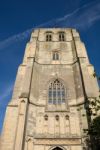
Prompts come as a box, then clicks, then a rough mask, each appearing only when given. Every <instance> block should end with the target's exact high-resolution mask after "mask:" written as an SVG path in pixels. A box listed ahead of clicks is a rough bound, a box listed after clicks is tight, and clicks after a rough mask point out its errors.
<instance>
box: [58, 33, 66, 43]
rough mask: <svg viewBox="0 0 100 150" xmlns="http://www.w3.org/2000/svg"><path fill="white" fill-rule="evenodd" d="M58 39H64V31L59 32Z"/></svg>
mask: <svg viewBox="0 0 100 150" xmlns="http://www.w3.org/2000/svg"><path fill="white" fill-rule="evenodd" d="M59 41H65V33H64V32H60V33H59Z"/></svg>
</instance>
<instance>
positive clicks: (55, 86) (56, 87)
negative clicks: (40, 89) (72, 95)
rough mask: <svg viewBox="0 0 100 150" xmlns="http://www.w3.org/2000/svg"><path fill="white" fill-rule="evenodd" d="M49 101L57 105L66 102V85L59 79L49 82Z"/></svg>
mask: <svg viewBox="0 0 100 150" xmlns="http://www.w3.org/2000/svg"><path fill="white" fill-rule="evenodd" d="M48 103H49V104H55V105H56V104H62V103H65V86H64V84H63V83H62V82H61V81H60V80H59V79H55V80H53V81H51V82H50V83H49V88H48Z"/></svg>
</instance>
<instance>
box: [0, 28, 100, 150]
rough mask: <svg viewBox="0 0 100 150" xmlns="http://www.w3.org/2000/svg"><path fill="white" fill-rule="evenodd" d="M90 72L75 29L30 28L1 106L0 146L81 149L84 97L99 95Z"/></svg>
mask: <svg viewBox="0 0 100 150" xmlns="http://www.w3.org/2000/svg"><path fill="white" fill-rule="evenodd" d="M93 72H94V68H93V66H92V65H91V64H90V62H89V59H88V56H87V52H86V48H85V46H84V43H83V42H82V41H81V40H80V36H79V33H78V32H77V31H76V30H75V29H69V28H68V29H67V28H45V29H42V28H41V29H36V30H34V31H33V32H32V35H31V39H30V41H29V42H28V43H27V46H26V50H25V55H24V59H23V62H22V64H21V65H20V66H19V68H18V73H17V78H16V82H15V87H14V91H13V96H12V100H11V101H10V103H9V104H8V107H7V110H6V116H5V121H4V126H3V131H2V136H1V146H0V150H83V149H85V147H86V145H85V142H84V141H85V137H86V134H85V133H84V132H83V130H84V129H87V128H88V121H87V116H86V109H85V107H84V103H85V101H86V99H87V98H88V99H91V98H92V99H93V98H95V97H97V96H98V84H97V81H96V78H94V77H93ZM80 108H81V109H80Z"/></svg>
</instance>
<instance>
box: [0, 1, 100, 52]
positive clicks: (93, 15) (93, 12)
mask: <svg viewBox="0 0 100 150" xmlns="http://www.w3.org/2000/svg"><path fill="white" fill-rule="evenodd" d="M99 19H100V1H98V0H96V1H95V2H91V3H89V4H86V5H84V6H82V7H79V8H77V9H76V10H75V11H73V12H72V13H70V14H67V15H65V16H64V17H61V18H58V19H53V20H51V21H48V22H46V23H43V24H40V25H38V26H36V27H35V28H39V27H55V26H59V27H73V28H77V29H81V30H83V29H87V27H90V26H92V25H93V24H94V23H95V22H96V21H97V20H99ZM32 30H33V28H31V29H28V30H26V31H24V32H23V33H19V34H17V35H14V36H12V37H9V38H8V39H5V40H4V41H1V42H0V49H3V48H5V47H7V46H9V45H11V44H12V43H14V42H17V41H22V40H24V39H27V38H28V37H29V35H30V34H31V32H32Z"/></svg>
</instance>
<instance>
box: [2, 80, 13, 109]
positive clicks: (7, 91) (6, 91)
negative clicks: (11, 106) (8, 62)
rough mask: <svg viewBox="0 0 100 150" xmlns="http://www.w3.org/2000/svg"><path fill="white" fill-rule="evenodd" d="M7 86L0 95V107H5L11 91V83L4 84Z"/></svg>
mask: <svg viewBox="0 0 100 150" xmlns="http://www.w3.org/2000/svg"><path fill="white" fill-rule="evenodd" d="M6 85H7V86H6V87H5V88H4V90H3V91H2V93H0V107H2V106H5V105H6V104H7V102H8V100H9V99H8V97H9V96H10V95H11V93H12V90H13V85H14V84H13V83H9V84H6Z"/></svg>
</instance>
